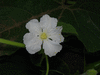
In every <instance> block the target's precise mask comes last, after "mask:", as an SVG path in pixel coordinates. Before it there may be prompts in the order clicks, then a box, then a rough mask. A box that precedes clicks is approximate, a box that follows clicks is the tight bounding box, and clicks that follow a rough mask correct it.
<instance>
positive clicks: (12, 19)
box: [0, 0, 100, 56]
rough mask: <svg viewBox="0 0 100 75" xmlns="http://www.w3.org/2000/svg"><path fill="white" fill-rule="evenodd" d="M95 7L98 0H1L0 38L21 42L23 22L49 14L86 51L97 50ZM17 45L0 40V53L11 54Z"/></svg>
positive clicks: (99, 38) (99, 31)
mask: <svg viewBox="0 0 100 75" xmlns="http://www.w3.org/2000/svg"><path fill="white" fill-rule="evenodd" d="M99 7H100V5H99V2H90V1H89V0H87V1H84V0H79V1H77V2H74V3H69V2H66V1H65V0H48V1H47V0H39V1H37V0H1V2H0V38H4V39H8V40H11V41H16V42H21V43H23V36H24V34H25V33H27V32H28V30H27V29H26V28H25V24H26V23H27V22H28V21H29V20H31V19H39V18H40V17H42V16H43V15H44V14H49V15H50V16H51V17H55V18H57V19H58V25H59V26H63V29H64V30H62V31H63V33H65V34H66V33H68V34H69V33H70V34H75V35H76V36H77V37H78V39H79V40H80V41H82V42H83V44H84V46H85V47H86V50H87V51H88V52H97V51H99V50H100V46H99V45H100V25H99V24H100V21H99V20H100V18H99V17H100V13H99V12H100V10H98V8H99ZM59 23H61V24H59ZM69 28H70V29H69ZM64 36H65V35H64ZM65 40H67V39H65ZM76 43H77V42H76ZM64 46H66V44H64ZM18 49H19V48H17V47H13V46H9V45H6V44H1V43H0V56H2V55H11V54H13V53H14V52H15V51H17V50H18Z"/></svg>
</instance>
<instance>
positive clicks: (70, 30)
mask: <svg viewBox="0 0 100 75" xmlns="http://www.w3.org/2000/svg"><path fill="white" fill-rule="evenodd" d="M57 26H62V27H63V29H62V32H65V33H70V34H74V35H77V36H78V33H77V32H76V29H75V28H74V27H73V26H72V25H70V24H66V23H64V22H58V24H57Z"/></svg>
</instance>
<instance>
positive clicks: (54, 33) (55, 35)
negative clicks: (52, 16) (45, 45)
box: [48, 26, 64, 43]
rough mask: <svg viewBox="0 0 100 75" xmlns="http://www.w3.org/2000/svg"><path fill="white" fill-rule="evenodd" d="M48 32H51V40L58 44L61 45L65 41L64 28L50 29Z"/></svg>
mask: <svg viewBox="0 0 100 75" xmlns="http://www.w3.org/2000/svg"><path fill="white" fill-rule="evenodd" d="M48 31H49V32H48V34H49V35H51V36H49V38H50V39H52V40H53V41H55V42H57V43H61V42H63V41H64V37H63V36H62V35H61V31H62V26H58V27H56V28H53V29H49V30H48Z"/></svg>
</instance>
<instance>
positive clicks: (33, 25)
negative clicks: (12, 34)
mask: <svg viewBox="0 0 100 75" xmlns="http://www.w3.org/2000/svg"><path fill="white" fill-rule="evenodd" d="M26 28H27V29H29V31H30V32H33V33H39V32H41V31H42V29H41V27H40V25H39V22H38V20H37V19H32V20H30V21H29V22H28V23H27V24H26Z"/></svg>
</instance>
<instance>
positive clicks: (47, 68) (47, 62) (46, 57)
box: [45, 55, 49, 75]
mask: <svg viewBox="0 0 100 75" xmlns="http://www.w3.org/2000/svg"><path fill="white" fill-rule="evenodd" d="M45 57H46V63H47V71H46V75H48V73H49V62H48V56H47V55H45Z"/></svg>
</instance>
